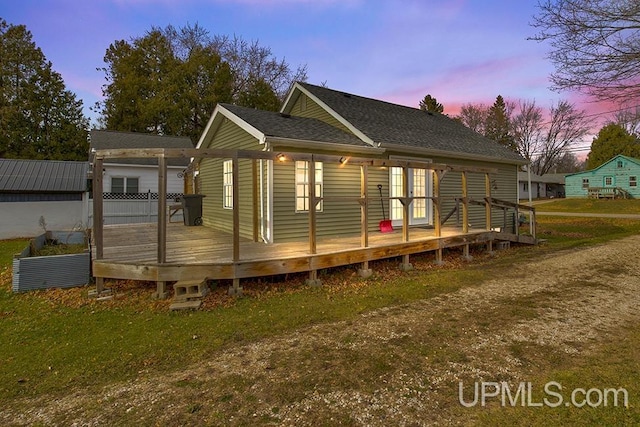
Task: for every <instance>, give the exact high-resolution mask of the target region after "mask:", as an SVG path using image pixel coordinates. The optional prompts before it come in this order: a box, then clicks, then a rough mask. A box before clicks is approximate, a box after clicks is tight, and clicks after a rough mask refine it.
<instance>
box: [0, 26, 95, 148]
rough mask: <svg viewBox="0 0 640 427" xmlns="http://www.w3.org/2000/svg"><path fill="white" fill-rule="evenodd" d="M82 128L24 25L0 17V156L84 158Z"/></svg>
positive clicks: (75, 104) (78, 106)
mask: <svg viewBox="0 0 640 427" xmlns="http://www.w3.org/2000/svg"><path fill="white" fill-rule="evenodd" d="M88 127H89V122H88V120H87V119H86V118H85V117H84V115H83V113H82V102H81V101H79V100H77V99H76V96H75V95H74V94H73V93H72V92H70V91H68V90H67V89H66V88H65V85H64V81H63V80H62V77H61V76H60V74H58V73H57V72H55V71H54V70H53V68H52V64H51V62H49V61H47V60H46V58H45V56H44V54H43V53H42V51H41V50H40V48H38V47H37V46H36V45H35V43H34V42H33V41H32V35H31V33H30V32H29V31H28V30H27V28H26V27H25V26H24V25H10V24H7V22H6V21H4V20H2V19H0V157H5V158H30V159H52V160H86V159H87V157H88V150H89V145H88V142H87V129H88Z"/></svg>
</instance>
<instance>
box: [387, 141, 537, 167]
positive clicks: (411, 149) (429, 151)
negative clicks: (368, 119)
mask: <svg viewBox="0 0 640 427" xmlns="http://www.w3.org/2000/svg"><path fill="white" fill-rule="evenodd" d="M382 146H383V147H384V148H386V149H387V151H389V150H394V151H401V152H407V153H419V154H422V155H427V156H446V157H455V158H459V159H465V160H482V161H487V162H494V163H506V164H510V165H526V164H528V163H529V162H527V160H525V159H524V158H522V159H521V160H516V159H506V158H504V157H493V156H483V155H479V154H471V153H461V152H459V151H447V150H438V149H434V148H424V147H415V146H408V145H402V144H389V143H384V144H382Z"/></svg>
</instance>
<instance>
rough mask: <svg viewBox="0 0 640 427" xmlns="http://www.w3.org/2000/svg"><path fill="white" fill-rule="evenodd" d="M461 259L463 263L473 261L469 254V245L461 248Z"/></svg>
mask: <svg viewBox="0 0 640 427" xmlns="http://www.w3.org/2000/svg"><path fill="white" fill-rule="evenodd" d="M462 259H463V260H464V261H471V260H473V257H472V256H471V255H470V254H469V244H466V245H464V246H463V247H462Z"/></svg>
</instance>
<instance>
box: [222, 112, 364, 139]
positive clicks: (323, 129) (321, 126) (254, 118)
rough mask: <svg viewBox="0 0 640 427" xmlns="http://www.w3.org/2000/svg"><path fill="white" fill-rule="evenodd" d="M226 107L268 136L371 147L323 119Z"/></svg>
mask: <svg viewBox="0 0 640 427" xmlns="http://www.w3.org/2000/svg"><path fill="white" fill-rule="evenodd" d="M221 105H222V106H223V107H224V108H226V109H227V110H229V111H231V112H232V113H233V114H235V115H236V116H238V117H240V118H241V119H242V120H244V121H245V122H247V123H249V124H250V125H251V126H253V127H255V128H256V129H258V130H259V131H260V132H262V133H264V134H265V135H266V136H272V137H277V138H290V139H298V140H308V141H318V142H332V143H339V144H347V145H356V146H361V147H369V146H370V145H369V144H367V143H365V142H363V141H361V140H360V139H359V138H358V137H356V136H354V135H352V134H350V133H347V132H344V131H343V130H341V129H338V128H336V127H334V126H331V125H329V124H327V123H325V122H323V121H321V120H317V119H312V118H307V117H297V116H289V115H286V114H280V113H277V112H273V111H264V110H257V109H255V108H246V107H239V106H237V105H231V104H221Z"/></svg>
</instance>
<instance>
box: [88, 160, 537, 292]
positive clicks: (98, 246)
mask: <svg viewBox="0 0 640 427" xmlns="http://www.w3.org/2000/svg"><path fill="white" fill-rule="evenodd" d="M92 158H93V200H94V203H93V218H94V221H93V224H94V226H93V237H94V242H95V252H94V259H95V260H96V261H100V260H102V259H103V256H104V239H103V237H104V225H103V182H102V168H103V163H104V161H105V160H106V159H122V158H157V159H158V224H157V266H163V265H165V264H166V263H167V204H166V196H167V159H169V158H192V159H196V160H197V161H200V160H201V159H204V158H218V159H231V160H232V165H233V166H232V182H233V186H232V189H233V190H232V191H233V200H234V201H237V200H239V188H240V182H239V175H240V173H239V160H241V159H249V160H252V163H253V164H252V174H251V176H252V181H253V182H252V188H253V192H252V197H253V206H254V209H253V238H254V241H258V232H257V231H258V230H257V229H258V222H259V221H258V210H257V209H256V207H257V203H258V201H257V194H256V193H257V192H256V188H257V186H258V183H257V180H258V178H257V176H258V173H257V161H258V160H270V161H273V162H292V161H308V162H309V170H310V171H314V170H315V162H326V163H330V162H335V163H345V162H349V163H350V164H355V165H359V166H360V175H361V180H360V185H361V189H360V196H359V197H348V196H343V197H318V196H317V195H316V191H315V185H314V184H315V174H314V173H310V174H309V193H310V194H309V206H310V209H309V215H308V220H309V235H308V239H309V249H308V252H309V255H314V254H316V253H317V230H316V214H315V209H313V207H314V206H316V205H317V204H318V203H319V202H321V201H323V200H326V201H344V202H357V203H358V204H359V205H360V210H361V230H360V234H361V238H360V245H361V248H363V249H365V248H368V247H369V231H368V206H369V203H370V201H371V200H372V199H373V200H383V199H386V200H393V199H396V200H399V201H400V203H401V204H402V206H403V220H402V241H403V242H409V241H410V235H409V233H410V227H409V212H410V211H409V209H410V206H411V203H412V202H413V200H415V199H425V200H426V199H430V200H432V201H433V205H434V232H435V237H436V238H440V237H441V236H442V224H441V218H442V214H441V198H440V183H441V180H442V179H443V178H444V176H445V175H446V173H447V172H460V173H461V177H462V178H461V186H462V189H461V190H462V191H461V193H462V197H461V198H458V201H459V202H461V203H462V232H463V233H465V234H466V233H468V232H469V228H468V227H469V226H468V224H469V221H468V212H469V204H470V203H475V204H484V205H485V215H486V230H487V231H488V232H490V231H491V228H492V227H491V224H492V222H491V210H492V205H494V204H497V205H499V207H501V208H503V209H506V208H514V209H515V211H516V213H517V212H518V209H527V210H530V211H531V212H532V215H533V214H534V211H533V209H532V208H530V207H528V206H525V205H518V204H512V203H509V202H504V201H498V200H496V199H494V198H493V197H492V195H491V179H490V174H492V173H496V172H497V170H496V169H493V168H485V167H473V166H459V165H449V164H441V163H431V162H426V161H424V162H423V161H416V160H396V159H380V158H369V157H360V156H345V155H326V154H313V153H299V152H277V153H276V152H267V151H253V150H226V149H195V148H194V149H162V148H156V149H112V150H95V151H93V152H92ZM370 167H400V168H402V171H403V173H402V176H403V183H404V185H403V188H404V194H403V195H402V196H401V197H385V198H380V197H373V198H371V197H370V196H369V194H368V189H367V188H368V185H367V184H368V171H369V168H370ZM409 168H420V169H428V170H432V171H433V172H434V174H433V195H432V196H421V197H412V196H409V194H408V185H407V182H408V169H409ZM468 173H480V174H484V180H485V198H484V200H483V201H473V200H471V199H470V198H469V197H468V189H467V174H468ZM232 218H233V220H232V221H233V225H232V233H231V234H232V262H233V263H234V264H236V263H239V262H240V261H241V253H240V212H239V203H234V204H233V210H232ZM505 218H506V210H505ZM533 223H534V224H535V221H533ZM531 231H532V235H533V238H534V240H535V235H534V233H535V231H534V229H532V230H531ZM516 235H517V227H516ZM492 240H493V239H492V238H488V239H487V244H488V249H489V250H490V251H491V249H492V246H491V245H492ZM464 247H465V255H466V256H468V249H469V244H468V243H467V244H465V245H464ZM442 249H443V247H442V245H440V246H438V248H437V249H436V260H437V261H438V262H441V260H442ZM405 252H406V251H405ZM402 256H403V265H404V266H406V267H407V268H408V267H409V266H410V265H409V254H406V253H403V254H402ZM373 259H377V258H373ZM368 261H369V259H365V261H363V270H367V269H368ZM336 265H342V264H336ZM309 275H310V276H309V279H310V281H311V282H312V283H315V282H316V281H317V269H311V270H310V271H309ZM240 278H241V277H240V276H239V275H238V277H233V281H234V285H233V287H234V288H236V289H237V288H239V280H240ZM103 279H104V277H101V276H96V291H97V293H98V294H100V293H101V292H102V291H103ZM165 287H166V281H165V280H158V296H160V297H162V296H163V295H164V289H165Z"/></svg>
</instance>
